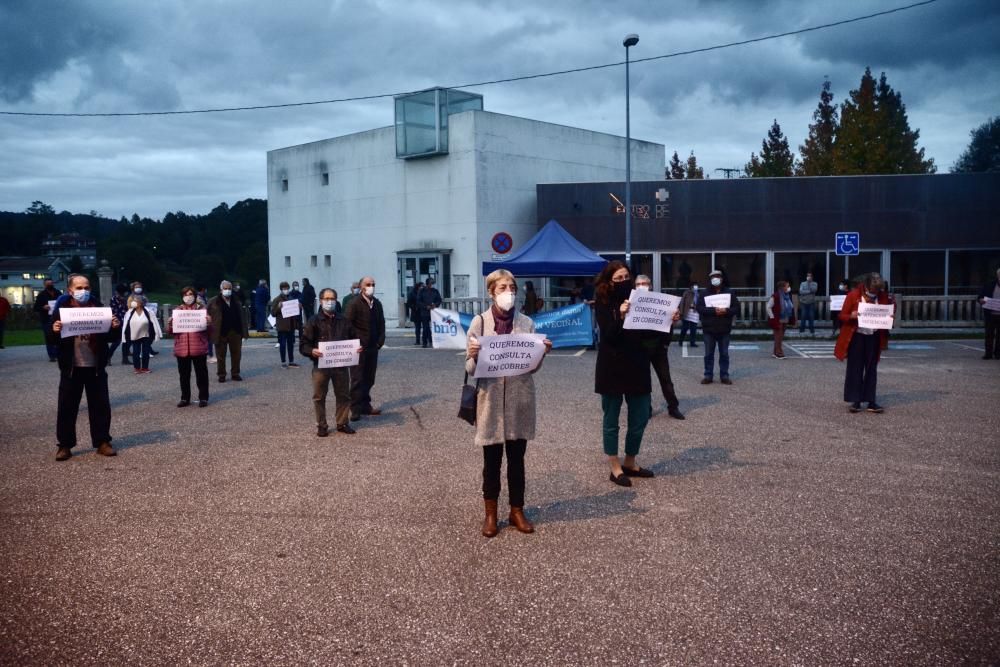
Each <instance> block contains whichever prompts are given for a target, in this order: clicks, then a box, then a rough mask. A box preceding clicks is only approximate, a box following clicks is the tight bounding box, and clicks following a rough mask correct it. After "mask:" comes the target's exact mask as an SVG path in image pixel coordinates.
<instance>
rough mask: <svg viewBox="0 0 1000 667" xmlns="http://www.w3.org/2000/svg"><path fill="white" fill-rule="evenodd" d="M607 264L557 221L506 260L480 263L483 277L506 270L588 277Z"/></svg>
mask: <svg viewBox="0 0 1000 667" xmlns="http://www.w3.org/2000/svg"><path fill="white" fill-rule="evenodd" d="M607 263H608V260H606V259H604V258H603V257H601V256H600V255H598V254H596V253H594V252H593V251H592V250H591V249H590V248H588V247H587V246H585V245H583V244H582V243H580V242H579V241H577V240H576V239H575V238H573V237H572V235H570V233H569V232H567V231H566V230H565V229H563V228H562V226H561V225H560V224H559V223H558V222H556V221H555V220H549V221H548V222H547V223H546V224H545V226H544V227H542V229H541V230H540V231H539V232H538V233H537V234H535V235H534V236H533V237H531V239H530V240H529V241H528V242H527V243H525V244H524V246H523V247H522V248H521V249H520V250H518V251H517V252H515V253H514V254H512V255H511V256H510V257H509V258H507V259H505V260H504V261H502V262H483V275H484V276H485V275H488V274H489V273H490V272H491V271H496V270H497V269H507V270H508V271H510V272H511V273H513V274H514V275H515V276H588V275H593V274H595V273H597V272H598V271H600V270H601V269H603V268H604V266H605V265H606V264H607Z"/></svg>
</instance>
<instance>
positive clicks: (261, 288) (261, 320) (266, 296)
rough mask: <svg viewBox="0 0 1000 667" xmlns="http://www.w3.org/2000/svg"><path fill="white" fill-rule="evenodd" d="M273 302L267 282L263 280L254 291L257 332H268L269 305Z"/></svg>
mask: <svg viewBox="0 0 1000 667" xmlns="http://www.w3.org/2000/svg"><path fill="white" fill-rule="evenodd" d="M270 300H271V290H269V289H268V287H267V281H266V280H264V279H263V278H261V279H260V282H259V283H258V284H257V289H255V290H254V291H253V303H254V310H255V311H256V312H255V315H256V316H257V318H256V319H257V321H256V322H255V323H254V324H256V329H257V331H258V332H259V331H267V312H268V311H267V304H268V302H269V301H270Z"/></svg>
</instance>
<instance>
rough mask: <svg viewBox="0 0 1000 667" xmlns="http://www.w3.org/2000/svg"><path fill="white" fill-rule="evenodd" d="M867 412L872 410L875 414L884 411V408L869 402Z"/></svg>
mask: <svg viewBox="0 0 1000 667" xmlns="http://www.w3.org/2000/svg"><path fill="white" fill-rule="evenodd" d="M868 412H874V413H875V414H877V415H880V414H882V413H883V412H885V408H883V407H882V406H881V405H879V404H878V403H869V404H868Z"/></svg>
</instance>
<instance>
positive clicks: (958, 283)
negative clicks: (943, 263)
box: [892, 248, 1000, 294]
mask: <svg viewBox="0 0 1000 667" xmlns="http://www.w3.org/2000/svg"><path fill="white" fill-rule="evenodd" d="M998 268H1000V248H993V249H992V250H949V251H948V294H979V290H980V289H982V287H983V285H986V284H988V283H991V282H993V281H994V280H996V276H997V274H996V271H997V269H998ZM892 279H893V282H895V280H896V278H895V276H893V277H892Z"/></svg>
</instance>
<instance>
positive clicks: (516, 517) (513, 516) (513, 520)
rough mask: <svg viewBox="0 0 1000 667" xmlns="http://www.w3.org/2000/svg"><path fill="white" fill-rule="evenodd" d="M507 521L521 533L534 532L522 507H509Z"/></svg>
mask: <svg viewBox="0 0 1000 667" xmlns="http://www.w3.org/2000/svg"><path fill="white" fill-rule="evenodd" d="M509 521H510V525H512V526H514V527H515V528H517V529H518V530H519V531H521V532H522V533H533V532H535V527H534V526H532V525H531V522H530V521H528V517H526V516H524V508H523V507H511V508H510V519H509Z"/></svg>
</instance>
